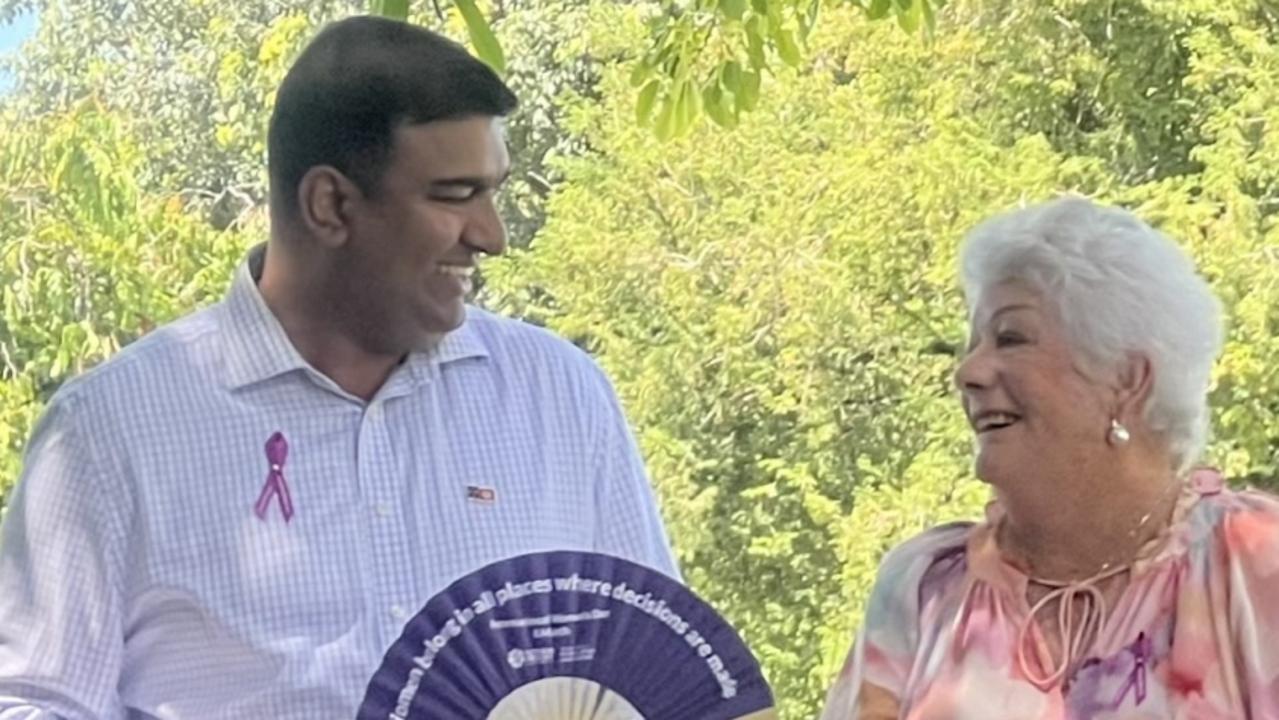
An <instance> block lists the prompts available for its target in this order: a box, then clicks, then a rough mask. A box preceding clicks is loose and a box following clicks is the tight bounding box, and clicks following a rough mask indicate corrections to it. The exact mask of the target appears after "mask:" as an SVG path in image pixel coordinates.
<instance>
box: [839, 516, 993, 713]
mask: <svg viewBox="0 0 1279 720" xmlns="http://www.w3.org/2000/svg"><path fill="white" fill-rule="evenodd" d="M970 527H971V523H955V524H950V525H943V526H940V527H937V528H933V529H932V530H928V531H927V532H924V533H923V534H921V535H918V536H916V537H915V538H912V539H911V540H908V541H906V542H905V543H902V544H901V545H898V546H897V547H895V548H893V549H892V550H891V551H889V552H888V554H886V555H885V556H884V559H883V562H881V563H880V566H879V572H878V574H877V575H876V578H875V585H874V587H873V588H872V589H871V595H870V599H869V601H868V603H867V607H866V617H865V619H864V621H863V622H862V626H861V629H860V630H859V631H858V633H857V638H856V639H855V641H854V642H853V647H852V649H851V650H850V651H849V653H848V657H847V659H846V660H845V662H844V667H843V669H842V670H841V671H840V674H839V677H838V678H837V679H836V681H835V684H834V685H833V686H832V687H831V689H830V692H829V694H828V695H827V699H826V708H825V710H824V711H823V713H822V716H821V720H896V718H897V717H898V714H899V712H900V708H901V698H902V697H903V695H904V693H905V691H906V686H907V683H908V681H909V678H910V675H911V671H912V669H913V667H914V664H915V657H916V649H917V648H918V647H919V643H920V620H919V618H920V605H921V601H922V597H923V589H922V586H923V584H924V583H925V576H927V575H928V574H929V570H930V569H931V568H932V567H933V566H934V564H935V563H936V562H937V560H938V559H939V558H942V557H948V556H953V555H954V554H955V553H957V552H959V551H962V549H963V547H964V544H965V541H966V538H967V535H968V531H969V528H970Z"/></svg>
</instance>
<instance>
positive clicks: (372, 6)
mask: <svg viewBox="0 0 1279 720" xmlns="http://www.w3.org/2000/svg"><path fill="white" fill-rule="evenodd" d="M369 12H370V13H372V14H374V15H381V16H383V17H388V18H392V19H394V20H408V19H409V0H371V2H370V3H369Z"/></svg>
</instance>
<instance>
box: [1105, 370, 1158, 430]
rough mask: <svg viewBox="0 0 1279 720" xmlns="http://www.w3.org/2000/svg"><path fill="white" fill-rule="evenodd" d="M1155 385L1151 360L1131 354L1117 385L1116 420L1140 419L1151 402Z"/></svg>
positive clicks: (1117, 379) (1117, 380) (1120, 371)
mask: <svg viewBox="0 0 1279 720" xmlns="http://www.w3.org/2000/svg"><path fill="white" fill-rule="evenodd" d="M1154 383H1155V368H1154V366H1153V365H1152V364H1151V362H1150V358H1148V357H1146V356H1145V355H1143V354H1141V353H1129V354H1128V356H1127V358H1126V359H1125V360H1124V363H1123V365H1122V366H1121V367H1120V368H1119V374H1118V376H1117V377H1116V385H1115V406H1116V407H1115V418H1116V419H1118V420H1119V421H1120V422H1125V420H1127V421H1130V422H1131V421H1132V419H1133V418H1137V417H1140V416H1141V414H1142V412H1143V411H1144V410H1145V409H1146V402H1147V401H1149V400H1150V392H1151V389H1152V388H1153V387H1154Z"/></svg>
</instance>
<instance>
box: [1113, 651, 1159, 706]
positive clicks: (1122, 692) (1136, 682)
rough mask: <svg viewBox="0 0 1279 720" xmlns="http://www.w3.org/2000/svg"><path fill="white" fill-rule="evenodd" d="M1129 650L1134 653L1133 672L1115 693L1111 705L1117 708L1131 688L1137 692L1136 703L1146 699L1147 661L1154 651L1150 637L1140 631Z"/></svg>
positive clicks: (1138, 703)
mask: <svg viewBox="0 0 1279 720" xmlns="http://www.w3.org/2000/svg"><path fill="white" fill-rule="evenodd" d="M1127 650H1128V652H1130V653H1132V657H1133V663H1132V672H1130V673H1128V680H1127V681H1126V682H1124V684H1123V687H1121V688H1119V693H1118V694H1117V695H1115V702H1114V703H1113V704H1112V705H1111V707H1112V708H1113V709H1116V710H1117V709H1119V708H1120V707H1121V706H1122V704H1123V701H1124V698H1125V697H1127V695H1128V691H1129V690H1131V691H1133V692H1134V693H1136V702H1135V703H1134V704H1135V705H1140V704H1141V703H1142V701H1144V700H1145V699H1146V663H1147V662H1148V661H1149V660H1150V655H1151V653H1153V652H1154V647H1153V644H1152V643H1151V642H1150V637H1149V636H1147V635H1146V633H1144V632H1143V633H1138V634H1137V639H1136V640H1134V641H1133V643H1132V644H1131V645H1129V646H1128V647H1127Z"/></svg>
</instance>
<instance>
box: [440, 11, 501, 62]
mask: <svg viewBox="0 0 1279 720" xmlns="http://www.w3.org/2000/svg"><path fill="white" fill-rule="evenodd" d="M453 1H454V4H455V5H456V6H457V10H458V12H459V13H461V14H462V19H463V20H465V21H466V31H467V34H468V35H469V36H470V38H471V46H472V47H474V48H475V53H476V54H477V55H478V56H479V57H480V59H481V60H483V61H484V62H486V63H488V64H489V66H490V67H492V68H493V69H494V70H496V71H497V72H499V73H504V72H506V55H505V53H504V52H503V50H502V45H501V43H499V42H498V41H497V36H495V35H494V34H493V28H492V27H490V26H489V22H488V19H487V18H485V17H484V13H482V12H480V9H479V8H478V7H477V6H476V4H475V0H453Z"/></svg>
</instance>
